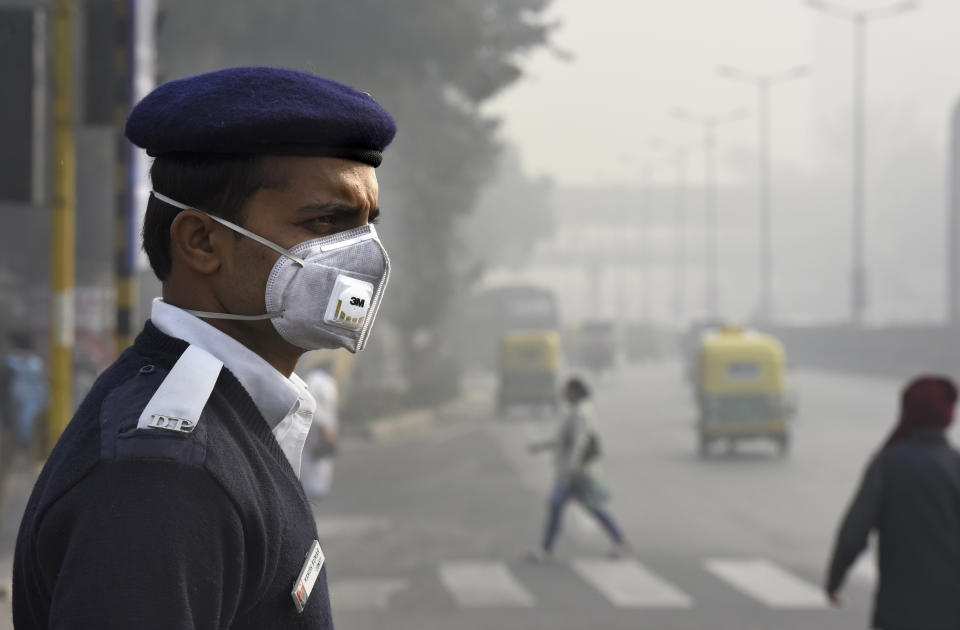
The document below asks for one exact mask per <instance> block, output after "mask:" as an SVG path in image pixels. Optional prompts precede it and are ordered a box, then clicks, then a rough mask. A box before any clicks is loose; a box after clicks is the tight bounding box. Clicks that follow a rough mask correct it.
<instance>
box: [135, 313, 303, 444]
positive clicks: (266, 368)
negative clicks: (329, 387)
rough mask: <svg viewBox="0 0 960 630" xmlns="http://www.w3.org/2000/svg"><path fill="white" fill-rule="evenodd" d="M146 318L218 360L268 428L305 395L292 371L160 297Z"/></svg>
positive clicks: (169, 333)
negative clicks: (284, 370) (286, 373)
mask: <svg viewBox="0 0 960 630" xmlns="http://www.w3.org/2000/svg"><path fill="white" fill-rule="evenodd" d="M150 320H151V321H152V322H153V325H154V326H156V327H157V328H158V329H160V332H163V333H164V334H167V335H169V336H171V337H176V338H178V339H183V340H184V341H186V342H187V343H190V344H193V345H195V346H197V347H199V348H202V349H203V350H206V351H207V352H209V353H210V354H212V355H213V356H215V357H216V358H218V359H220V360H221V361H222V362H223V364H224V365H225V366H226V367H227V369H228V370H230V371H231V372H233V374H234V376H236V377H237V380H238V381H240V384H241V385H243V388H244V389H245V390H247V393H248V394H250V398H252V399H253V402H254V404H255V405H256V406H257V409H259V410H260V413H261V414H262V415H263V417H264V419H265V420H266V421H267V424H268V425H270V428H271V429H274V428H276V427H277V425H279V424H280V422H281V421H282V420H283V419H284V418H285V417H287V416H288V415H290V414H291V413H293V412H295V411H296V409H295V408H294V407H295V406H296V407H299V403H298V400H299V399H300V398H301V397H302V396H303V394H304V393H306V394H307V395H309V393H308V392H307V387H306V385H305V384H304V382H303V380H301V379H300V377H299V376H297V375H296V374H292V375H291V376H290V378H287V377H286V376H284V375H283V374H281V373H280V372H278V371H277V369H276V368H274V367H273V366H272V365H270V364H269V363H267V362H266V361H265V360H264V359H263V357H261V356H260V355H259V354H257V353H256V352H254V351H253V350H250V349H249V348H247V347H246V346H245V345H243V344H242V343H240V342H239V341H237V340H236V339H234V338H233V337H231V336H230V335H228V334H226V333H224V332H222V331H220V330H218V329H217V328H214V327H213V326H211V325H210V324H208V323H206V322H205V321H203V320H202V319H200V318H199V317H196V316H194V315H191V314H190V313H188V312H186V311H185V310H183V309H182V308H179V307H176V306H173V305H172V304H167V303H166V302H164V301H163V300H162V299H161V298H155V299H154V300H153V308H152V309H151V313H150Z"/></svg>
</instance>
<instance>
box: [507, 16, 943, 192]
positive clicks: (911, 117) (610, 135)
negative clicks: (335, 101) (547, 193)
mask: <svg viewBox="0 0 960 630" xmlns="http://www.w3.org/2000/svg"><path fill="white" fill-rule="evenodd" d="M835 3H836V4H838V5H841V6H846V7H850V8H872V7H880V6H888V5H889V4H891V3H890V2H887V1H885V0H835ZM550 16H551V17H552V18H556V19H557V20H559V21H561V22H562V26H561V28H560V29H558V30H557V31H556V33H555V37H554V41H555V42H556V44H557V46H558V47H559V48H562V49H563V50H566V51H569V52H570V53H571V54H572V55H573V57H574V58H573V60H572V61H569V62H565V61H562V60H560V59H558V58H557V57H556V56H553V55H551V54H549V53H546V52H541V53H537V54H535V55H531V56H529V57H527V58H526V59H524V65H525V68H526V69H527V73H528V76H527V77H526V78H525V79H524V80H523V81H521V82H520V83H518V84H516V85H515V86H513V87H511V88H510V89H509V90H508V91H506V92H504V93H503V94H501V95H500V96H499V97H498V98H497V99H496V100H495V101H494V102H493V103H491V104H490V106H489V108H488V111H490V112H492V113H496V114H498V115H500V116H502V117H503V120H504V125H503V135H504V137H505V138H507V139H509V140H511V141H513V142H516V143H517V144H518V145H519V148H520V153H521V156H522V159H523V162H524V164H525V167H526V168H527V170H528V171H530V172H531V173H532V174H549V175H552V176H554V177H555V178H556V179H557V180H558V181H559V182H561V183H596V182H598V181H606V182H612V181H623V182H630V181H633V180H635V177H636V175H635V174H636V171H637V169H638V168H639V167H640V165H642V164H644V163H645V162H647V161H650V160H653V161H655V162H656V161H657V158H656V152H655V151H654V150H652V149H651V148H650V147H649V139H650V138H651V137H660V138H663V139H666V140H669V141H677V142H691V141H696V140H698V139H699V138H700V131H699V127H697V126H694V125H691V124H689V123H685V122H681V121H678V120H676V119H674V118H673V117H672V116H671V111H672V109H673V108H674V107H675V106H683V107H686V108H688V109H690V110H692V111H699V112H703V113H719V112H725V111H728V110H731V109H735V108H739V107H747V108H748V109H749V113H750V117H749V118H747V119H745V120H743V121H741V122H735V123H731V124H728V125H726V126H725V127H723V128H722V129H721V130H720V135H719V142H720V149H721V154H722V155H724V156H726V158H727V159H726V160H725V162H726V163H727V169H726V171H725V173H726V175H727V177H728V178H729V177H732V176H733V175H735V174H736V173H739V172H740V170H741V167H738V164H737V161H738V158H737V156H738V155H739V160H740V161H742V162H744V163H745V165H744V166H742V168H743V169H749V168H750V166H751V165H752V164H753V162H752V161H751V158H750V157H749V156H748V155H747V153H748V152H752V151H753V148H754V146H755V138H756V127H757V124H756V118H755V113H756V109H757V106H756V93H757V92H756V89H755V88H752V87H750V86H748V85H744V84H739V83H733V82H731V81H730V80H728V79H724V78H722V77H720V76H719V75H718V73H717V71H716V67H717V66H718V65H719V64H728V65H732V66H736V67H739V68H741V69H742V70H744V71H749V72H754V73H772V72H780V71H782V70H784V69H787V68H791V67H794V66H796V65H808V66H809V67H810V69H811V73H812V74H811V76H810V78H809V79H801V80H798V81H795V82H792V83H786V84H783V85H780V86H777V87H775V88H774V90H773V99H772V121H773V122H772V124H773V139H774V152H775V157H776V158H777V159H778V160H780V161H783V162H785V163H786V164H788V165H790V166H792V167H795V168H801V169H814V168H815V167H816V166H817V165H822V164H823V159H824V157H825V155H824V154H825V153H829V154H831V157H834V158H838V159H839V158H842V159H840V160H839V165H842V166H846V164H847V163H848V161H849V128H850V127H849V119H850V118H849V114H850V102H851V92H852V88H851V76H852V73H851V69H852V57H853V39H852V32H853V28H852V25H851V24H850V23H849V22H847V21H845V20H840V19H837V18H834V17H830V16H826V15H824V14H822V13H820V12H818V11H815V10H812V9H810V8H807V6H806V5H805V3H804V2H803V0H589V1H587V0H555V2H554V4H553V7H552V9H551V12H550ZM958 34H960V2H958V1H957V0H921V4H920V8H919V9H918V10H914V11H911V12H908V13H905V14H903V15H901V16H898V17H895V18H889V19H881V20H877V21H875V22H871V24H870V25H869V26H868V28H867V51H868V54H867V59H868V63H867V68H868V81H867V93H868V100H869V106H868V110H869V112H868V113H869V117H868V137H869V138H870V139H871V141H872V149H879V148H881V147H890V146H897V145H898V143H899V142H901V141H904V142H917V141H921V142H924V143H927V144H931V145H935V146H936V148H937V149H942V148H943V145H944V138H943V136H944V133H945V130H946V125H947V114H948V110H949V108H950V107H951V106H952V102H953V100H954V99H956V98H957V95H958V94H960V63H957V62H956V61H954V60H957V59H960V36H958ZM880 136H883V137H882V138H881V137H880ZM836 154H839V155H836ZM731 157H733V160H734V164H733V165H731V164H730V163H729V162H730V158H731ZM931 157H932V158H935V157H936V156H931ZM660 161H661V162H662V158H661V159H660ZM931 166H932V167H933V168H938V169H940V168H942V164H932V165H931ZM742 174H743V175H744V176H750V175H752V172H751V171H750V170H746V173H742Z"/></svg>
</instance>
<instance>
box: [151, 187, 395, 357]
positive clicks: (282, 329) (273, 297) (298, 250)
mask: <svg viewBox="0 0 960 630" xmlns="http://www.w3.org/2000/svg"><path fill="white" fill-rule="evenodd" d="M151 194H152V195H153V196H154V197H156V198H157V199H159V200H160V201H163V202H164V203H168V204H170V205H171V206H174V207H176V208H182V209H184V210H196V211H197V212H201V213H203V214H205V215H207V216H208V217H210V218H211V219H213V220H214V221H216V222H218V223H221V224H223V225H225V226H227V227H228V228H230V229H231V230H233V231H235V232H238V233H239V234H243V235H244V236H246V237H248V238H251V239H253V240H255V241H257V242H258V243H262V244H263V245H265V246H267V247H269V248H270V249H272V250H274V251H276V252H278V253H279V254H280V258H278V259H277V262H276V263H274V265H273V269H272V270H271V271H270V276H269V278H268V279H267V287H266V295H265V303H266V306H267V312H266V313H264V314H262V315H233V314H230V313H208V312H205V311H191V310H187V312H188V313H192V314H193V315H196V316H197V317H205V318H212V319H237V320H257V319H269V320H270V322H271V323H272V324H273V327H274V328H276V330H277V332H278V333H280V336H281V337H283V338H284V339H285V340H286V341H287V342H288V343H290V344H293V345H294V346H297V347H298V348H302V349H304V350H319V349H321V348H340V347H342V348H346V349H347V350H349V351H350V352H359V351H361V350H363V347H364V346H365V345H366V343H367V339H368V338H369V337H370V328H371V327H372V326H373V320H374V319H375V318H376V315H377V311H378V310H379V309H380V300H381V298H382V297H383V291H384V289H385V288H386V286H387V280H388V279H389V277H390V258H389V257H388V256H387V251H386V250H385V249H384V248H383V245H382V244H381V243H380V237H379V236H377V230H376V228H374V227H373V226H372V225H364V226H361V227H358V228H354V229H352V230H347V231H345V232H339V233H337V234H332V235H330V236H324V237H321V238H316V239H312V240H309V241H305V242H303V243H300V244H298V245H295V246H294V247H292V248H291V249H289V250H287V249H284V248H283V247H280V246H279V245H277V244H276V243H273V242H271V241H268V240H267V239H265V238H263V237H262V236H258V235H256V234H254V233H253V232H250V231H249V230H246V229H244V228H242V227H240V226H239V225H235V224H234V223H231V222H230V221H227V220H226V219H221V218H220V217H217V216H214V215H212V214H210V213H208V212H205V211H203V210H200V209H199V208H194V207H192V206H188V205H186V204H183V203H180V202H179V201H175V200H173V199H171V198H170V197H167V196H165V195H161V194H160V193H158V192H156V191H151Z"/></svg>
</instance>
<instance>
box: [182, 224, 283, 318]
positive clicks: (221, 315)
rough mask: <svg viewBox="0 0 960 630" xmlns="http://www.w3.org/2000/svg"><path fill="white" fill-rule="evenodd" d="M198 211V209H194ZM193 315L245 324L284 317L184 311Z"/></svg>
mask: <svg viewBox="0 0 960 630" xmlns="http://www.w3.org/2000/svg"><path fill="white" fill-rule="evenodd" d="M194 210H196V208H194ZM183 310H185V311H186V312H188V313H190V314H191V315H196V316H197V317H202V318H204V319H236V320H240V321H244V322H252V321H256V320H258V319H273V318H274V317H283V311H274V312H273V313H264V314H263V315H233V314H231V313H211V312H209V311H192V310H190V309H188V308H185V309H183Z"/></svg>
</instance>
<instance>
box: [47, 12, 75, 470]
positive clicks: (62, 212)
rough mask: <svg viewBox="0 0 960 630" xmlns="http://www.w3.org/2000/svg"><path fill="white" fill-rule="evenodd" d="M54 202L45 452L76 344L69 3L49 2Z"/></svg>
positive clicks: (54, 432)
mask: <svg viewBox="0 0 960 630" xmlns="http://www.w3.org/2000/svg"><path fill="white" fill-rule="evenodd" d="M51 11H52V14H53V199H52V204H51V211H52V216H51V222H50V225H51V239H50V289H51V295H50V298H51V299H50V405H49V410H48V416H47V431H46V440H47V444H46V446H47V451H48V452H49V450H50V449H52V448H53V445H54V444H56V441H57V439H58V438H59V437H60V434H61V433H63V430H64V429H65V428H66V426H67V422H68V421H69V419H70V411H71V409H70V407H71V403H72V398H73V396H72V385H73V383H72V374H73V357H72V354H73V340H74V321H75V317H74V290H73V287H74V250H75V242H74V238H75V236H74V235H75V221H76V218H75V212H76V179H77V178H76V149H75V146H74V135H73V128H74V108H73V57H74V49H73V20H74V3H73V0H53V4H52V5H51Z"/></svg>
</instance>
